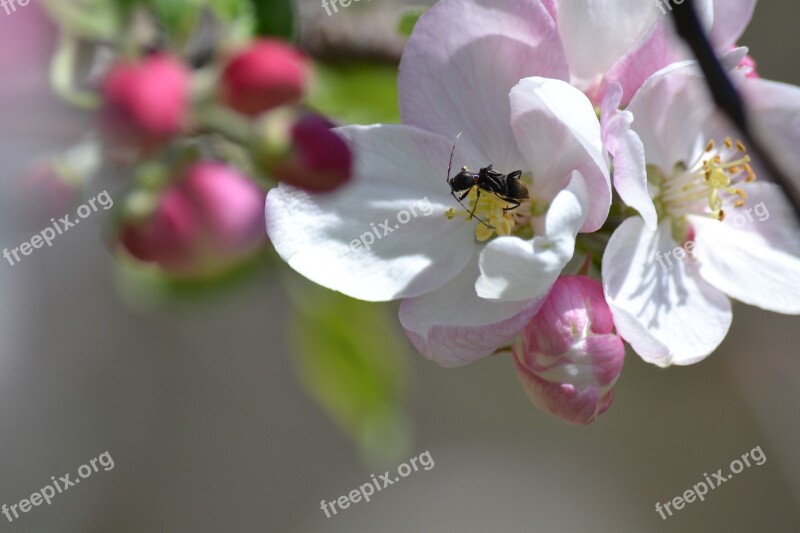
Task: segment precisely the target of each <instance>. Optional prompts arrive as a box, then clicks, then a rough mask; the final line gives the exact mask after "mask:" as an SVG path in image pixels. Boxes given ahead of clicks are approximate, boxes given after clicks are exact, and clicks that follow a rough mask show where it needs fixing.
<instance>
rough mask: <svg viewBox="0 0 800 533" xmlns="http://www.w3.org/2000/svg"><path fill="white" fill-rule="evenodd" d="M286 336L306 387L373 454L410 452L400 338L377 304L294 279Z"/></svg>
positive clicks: (379, 458) (380, 458)
mask: <svg viewBox="0 0 800 533" xmlns="http://www.w3.org/2000/svg"><path fill="white" fill-rule="evenodd" d="M288 285H289V293H290V296H291V298H292V302H293V304H294V313H293V322H292V328H291V339H292V343H293V346H294V348H295V354H296V360H297V368H298V371H299V374H300V378H301V380H302V382H303V384H304V385H305V387H306V389H307V390H308V392H309V393H310V394H311V396H313V397H314V398H315V399H316V400H317V401H318V402H319V403H320V404H321V405H322V407H324V408H325V409H326V410H327V411H328V412H329V413H330V415H331V416H332V417H333V419H334V420H335V421H336V423H337V424H338V425H339V426H340V427H341V428H342V429H343V430H344V431H345V432H346V433H347V434H348V435H350V437H351V438H352V439H353V440H355V441H356V443H357V444H358V445H359V446H360V447H361V450H362V451H363V452H364V453H365V455H366V456H367V457H368V458H369V459H370V460H373V461H376V462H386V461H395V460H397V459H398V458H400V457H402V456H404V455H405V454H407V453H408V448H409V444H410V443H409V430H408V422H407V417H406V414H405V411H404V408H403V405H402V400H403V397H404V396H405V391H406V388H407V382H408V369H407V359H406V357H407V354H406V350H405V348H404V346H405V340H404V338H403V337H402V335H401V334H400V332H399V331H398V322H397V318H396V317H395V316H394V314H393V313H391V312H390V309H389V308H388V307H387V306H385V305H381V304H375V303H367V302H362V301H359V300H354V299H352V298H348V297H346V296H344V295H342V294H340V293H336V292H332V291H329V290H327V289H323V288H321V287H318V286H316V285H313V284H311V283H310V282H307V281H305V280H301V279H293V280H292V281H291V283H289V284H288Z"/></svg>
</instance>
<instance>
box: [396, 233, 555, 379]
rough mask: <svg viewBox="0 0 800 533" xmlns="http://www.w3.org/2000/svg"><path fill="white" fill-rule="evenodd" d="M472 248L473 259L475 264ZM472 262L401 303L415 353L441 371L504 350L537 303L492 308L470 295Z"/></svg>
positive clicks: (474, 266)
mask: <svg viewBox="0 0 800 533" xmlns="http://www.w3.org/2000/svg"><path fill="white" fill-rule="evenodd" d="M477 252H478V250H477V245H476V254H475V257H476V259H477V256H478V254H477ZM478 273H479V272H478V264H477V260H475V261H473V262H472V263H471V264H470V265H469V266H467V268H465V269H464V270H463V271H462V272H461V274H460V275H459V276H457V277H456V278H455V279H453V280H452V281H451V282H450V283H448V284H447V285H445V286H444V287H443V288H441V289H440V290H438V291H435V292H432V293H429V294H426V295H424V296H420V297H417V298H410V299H406V300H403V303H402V304H401V305H400V323H401V324H402V325H403V328H404V329H405V332H406V334H407V335H408V337H409V339H411V342H412V344H414V347H415V348H416V349H417V350H418V351H419V352H420V353H421V354H422V355H424V356H425V357H427V358H429V359H432V360H433V361H436V362H437V363H439V364H440V365H442V366H446V367H455V366H461V365H466V364H468V363H471V362H473V361H475V360H477V359H480V358H482V357H485V356H487V355H491V354H492V353H493V352H494V351H495V350H497V349H498V348H501V347H503V346H504V345H507V344H508V343H509V342H510V341H511V339H513V338H514V337H515V336H516V335H517V334H518V333H519V332H520V331H522V328H524V327H525V325H526V324H527V323H528V322H530V320H531V318H533V315H535V314H536V311H538V309H539V307H540V306H541V301H536V300H531V301H521V302H510V303H509V302H492V301H489V300H484V299H483V298H479V297H478V295H477V294H475V278H476V276H477V275H478Z"/></svg>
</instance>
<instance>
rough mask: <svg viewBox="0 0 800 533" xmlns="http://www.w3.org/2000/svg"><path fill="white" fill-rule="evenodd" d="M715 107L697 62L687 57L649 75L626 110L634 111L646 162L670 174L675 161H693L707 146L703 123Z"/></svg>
mask: <svg viewBox="0 0 800 533" xmlns="http://www.w3.org/2000/svg"><path fill="white" fill-rule="evenodd" d="M714 109H715V107H714V104H713V102H712V101H711V98H710V96H709V95H708V89H707V88H706V87H705V82H704V80H703V78H702V75H701V74H700V73H699V71H698V70H697V66H696V64H695V62H694V61H684V62H682V63H675V64H673V65H670V66H669V67H667V68H664V69H662V70H660V71H659V72H657V73H656V74H654V75H653V76H652V77H650V79H648V80H647V81H646V82H645V84H644V85H643V86H642V88H641V89H640V90H639V92H637V93H636V95H635V96H634V97H633V99H632V100H631V104H630V106H628V109H627V110H628V111H630V112H631V113H633V117H634V122H633V125H632V127H633V129H634V131H635V132H636V133H637V134H638V135H639V138H640V139H641V141H642V143H643V145H644V148H645V152H646V153H647V163H648V164H650V165H655V166H657V167H658V168H660V170H661V171H662V173H663V174H664V175H665V176H670V175H672V171H673V169H674V166H675V164H676V163H678V162H680V161H683V162H684V163H686V164H691V163H693V162H694V158H695V157H697V156H698V155H699V153H700V152H701V151H702V150H703V148H704V147H705V145H706V143H707V142H708V139H707V138H704V134H703V126H704V124H705V123H706V122H707V121H708V120H709V119H710V117H711V116H712V115H713V113H714Z"/></svg>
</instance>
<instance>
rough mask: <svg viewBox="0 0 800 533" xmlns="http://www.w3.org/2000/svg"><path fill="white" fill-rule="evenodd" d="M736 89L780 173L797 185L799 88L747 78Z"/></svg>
mask: <svg viewBox="0 0 800 533" xmlns="http://www.w3.org/2000/svg"><path fill="white" fill-rule="evenodd" d="M740 89H741V90H742V93H743V94H744V96H745V97H746V99H747V104H748V112H749V116H750V121H751V123H752V124H753V127H754V129H755V130H756V131H757V133H758V134H759V138H760V139H762V140H763V142H764V144H765V145H766V148H767V149H769V151H770V153H771V154H772V155H773V157H775V158H776V159H777V160H778V162H779V164H781V168H783V169H784V172H785V173H786V174H788V175H789V176H790V177H791V178H794V180H795V181H794V183H795V187H800V150H798V149H797V147H798V146H800V87H796V86H794V85H789V84H786V83H779V82H774V81H769V80H764V79H748V80H745V81H744V82H743V83H742V84H741V85H740Z"/></svg>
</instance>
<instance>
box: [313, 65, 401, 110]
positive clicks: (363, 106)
mask: <svg viewBox="0 0 800 533" xmlns="http://www.w3.org/2000/svg"><path fill="white" fill-rule="evenodd" d="M307 103H308V105H309V106H311V107H312V108H314V109H316V110H317V111H319V112H320V113H322V114H324V115H328V116H330V117H332V118H334V119H336V120H338V121H340V122H344V123H350V124H371V123H376V122H383V123H391V122H400V108H399V106H398V103H397V67H395V66H394V65H385V64H377V63H375V64H373V63H356V64H342V65H339V64H336V65H333V64H325V63H317V65H316V79H315V82H314V84H313V85H312V87H311V91H310V93H309V95H308V98H307Z"/></svg>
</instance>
